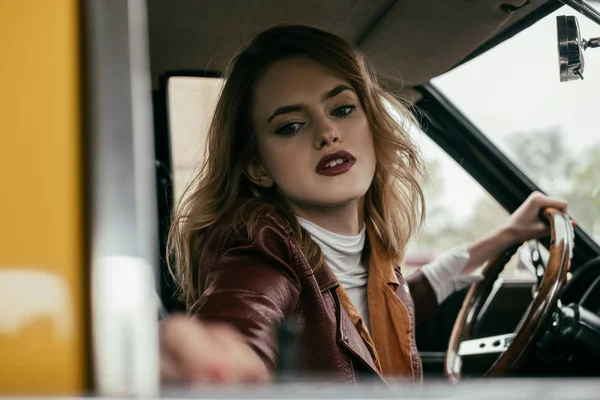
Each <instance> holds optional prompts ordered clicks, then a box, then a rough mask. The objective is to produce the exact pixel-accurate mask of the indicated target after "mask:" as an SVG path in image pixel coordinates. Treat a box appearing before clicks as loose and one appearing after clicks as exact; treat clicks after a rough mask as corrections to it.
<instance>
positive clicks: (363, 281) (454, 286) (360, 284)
mask: <svg viewBox="0 0 600 400" xmlns="http://www.w3.org/2000/svg"><path fill="white" fill-rule="evenodd" d="M296 218H297V219H298V222H299V223H300V225H301V226H302V227H303V228H304V229H305V230H306V231H307V232H308V233H309V234H310V236H311V238H312V240H313V241H314V242H315V243H316V244H317V245H318V246H319V247H320V248H321V252H322V253H323V258H324V259H325V262H326V263H327V265H329V268H331V270H332V272H333V273H334V274H335V276H336V278H337V280H338V281H339V283H340V285H342V287H343V288H344V289H345V290H346V293H348V297H349V298H350V301H352V304H353V305H354V307H355V308H356V311H358V313H359V315H360V316H361V318H362V320H363V322H364V323H365V325H366V327H367V329H368V330H369V331H370V324H369V307H368V302H367V280H368V278H369V274H368V268H367V266H366V265H364V263H363V262H362V251H363V248H364V246H365V236H366V234H365V228H364V227H363V228H362V229H361V231H360V232H359V233H358V235H357V236H345V235H340V234H337V233H333V232H330V231H328V230H326V229H323V228H321V227H320V226H318V225H316V224H314V223H312V222H310V221H308V220H306V219H304V218H301V217H298V216H296ZM468 261H469V252H468V250H467V246H466V245H462V246H458V247H456V248H454V249H452V250H450V251H448V252H446V253H444V254H442V255H441V256H440V257H438V258H437V259H436V260H435V261H433V262H431V263H429V264H427V265H424V266H423V267H421V271H422V272H423V275H425V277H426V278H427V280H428V281H429V283H430V284H431V287H432V288H433V291H434V293H435V296H436V298H437V301H438V304H442V302H443V301H444V300H445V299H446V298H447V297H448V296H450V295H451V294H452V293H453V292H455V291H458V290H461V289H463V288H465V287H467V286H469V285H470V284H472V283H474V282H477V281H479V280H481V279H482V278H483V276H482V275H481V272H480V271H478V270H476V271H475V272H473V273H471V274H468V275H463V274H461V273H460V272H461V270H462V269H463V268H464V266H465V265H467V263H468Z"/></svg>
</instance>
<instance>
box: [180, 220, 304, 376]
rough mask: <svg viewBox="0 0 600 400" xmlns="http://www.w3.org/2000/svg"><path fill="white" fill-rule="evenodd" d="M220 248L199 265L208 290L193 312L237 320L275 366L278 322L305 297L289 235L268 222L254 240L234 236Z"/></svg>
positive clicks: (248, 339)
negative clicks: (295, 267)
mask: <svg viewBox="0 0 600 400" xmlns="http://www.w3.org/2000/svg"><path fill="white" fill-rule="evenodd" d="M218 247H219V248H220V249H222V250H220V254H219V253H217V254H216V256H215V259H214V261H211V262H210V263H209V264H210V265H209V266H208V267H205V269H204V270H203V267H202V266H201V267H200V274H199V277H200V280H201V282H200V287H203V288H205V290H204V291H203V293H201V297H200V298H199V299H198V301H197V302H196V303H195V304H194V305H193V306H192V307H191V309H190V313H191V314H192V315H195V316H196V317H198V318H200V319H201V320H203V321H219V322H227V323H230V324H232V325H233V326H234V327H235V328H237V329H238V330H239V331H240V332H241V333H242V335H243V336H244V337H245V340H246V342H247V343H248V344H249V345H250V346H251V347H252V348H253V349H254V350H255V351H256V352H257V353H258V354H259V356H261V358H262V359H263V360H264V361H265V363H266V365H267V367H268V368H270V369H271V370H272V371H273V370H275V368H276V359H277V341H276V335H275V327H276V326H277V325H278V324H279V323H280V322H281V321H282V320H283V319H284V317H285V316H286V315H288V314H292V313H294V312H295V311H296V310H297V308H298V305H299V300H300V281H299V278H298V275H297V273H296V272H295V271H294V266H293V260H294V258H293V254H292V250H291V247H290V244H289V238H288V237H287V236H286V234H285V233H283V232H281V231H280V230H278V229H277V228H276V227H274V226H272V225H263V226H261V227H260V228H259V229H258V231H257V232H256V233H255V235H254V239H247V238H245V239H244V238H242V237H240V236H238V235H233V236H232V237H230V238H227V239H225V240H224V241H222V243H221V245H220V246H218Z"/></svg>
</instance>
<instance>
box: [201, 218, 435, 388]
mask: <svg viewBox="0 0 600 400" xmlns="http://www.w3.org/2000/svg"><path fill="white" fill-rule="evenodd" d="M204 243H205V245H204V246H203V250H202V253H201V258H200V259H201V263H200V265H199V271H198V290H199V292H200V295H201V297H200V298H199V300H198V301H197V302H196V303H195V304H194V305H193V306H192V307H191V309H190V314H192V315H195V316H197V317H199V318H200V319H201V320H203V321H225V322H228V323H231V324H233V325H234V326H235V327H236V328H237V329H238V330H239V331H240V332H241V333H242V334H243V335H244V337H245V339H246V341H247V343H248V344H249V345H250V346H251V347H252V348H253V349H254V350H255V351H256V352H257V353H258V354H259V355H260V356H261V357H262V359H263V360H264V361H265V363H266V365H267V367H268V368H269V369H270V370H271V371H273V372H275V371H277V366H278V365H277V360H278V358H277V355H278V348H277V340H276V334H275V331H276V329H275V328H276V326H277V325H278V324H279V323H281V322H282V321H283V320H284V318H286V317H290V316H291V317H294V318H298V319H299V320H300V321H302V324H301V326H302V328H301V329H300V332H299V334H298V338H297V339H298V341H297V350H298V351H297V358H296V360H297V369H298V373H299V374H301V375H303V376H307V377H309V378H310V377H318V378H319V379H326V380H328V381H342V382H357V380H358V379H361V377H367V378H377V377H380V376H381V375H380V372H379V371H378V369H377V367H376V365H375V364H374V362H373V358H372V356H371V354H370V353H369V351H368V349H367V347H366V346H365V343H364V342H363V340H362V338H361V336H360V335H359V333H358V331H357V330H356V328H355V326H354V325H353V324H352V322H351V320H350V319H349V317H348V314H347V313H346V311H345V310H344V308H343V307H341V305H340V300H339V297H338V295H337V293H336V288H337V287H338V285H339V284H338V281H337V279H336V278H335V276H334V274H333V273H332V272H331V271H330V269H329V268H320V269H318V270H317V271H316V272H313V269H312V268H311V266H310V265H309V263H308V260H307V258H306V257H305V256H304V254H303V252H302V251H301V248H300V245H299V243H298V242H297V240H296V239H295V238H294V235H293V233H292V229H291V227H290V225H289V224H288V223H287V222H286V220H285V218H283V217H282V216H281V215H279V214H278V213H277V212H274V211H271V212H268V213H266V214H264V215H263V216H262V217H261V223H260V225H259V227H258V229H257V231H256V232H255V235H254V239H253V240H250V239H249V238H248V235H247V233H245V230H244V227H243V225H241V224H240V223H236V220H235V219H234V218H233V216H232V215H230V216H228V217H224V218H222V219H221V220H220V221H219V222H217V223H216V224H215V225H214V226H213V227H212V228H211V229H210V231H209V233H208V236H207V239H206V241H205V242H204ZM395 272H396V276H397V278H398V281H399V282H400V285H399V286H398V288H397V290H396V295H397V296H398V298H400V300H401V301H402V302H403V303H404V304H405V306H406V308H407V309H408V311H409V314H410V317H411V324H412V326H411V327H410V337H411V339H410V340H411V357H412V359H413V370H414V374H415V377H416V378H419V379H420V377H421V375H422V372H421V370H422V368H421V359H420V357H419V355H418V352H417V348H416V345H415V342H414V340H415V335H414V326H415V322H416V321H417V322H418V321H421V320H423V319H425V318H427V317H428V316H429V315H431V314H432V313H433V312H435V311H436V310H437V307H438V306H437V302H436V298H435V295H434V292H433V290H432V288H431V285H430V284H429V281H428V280H427V279H426V278H425V277H424V276H423V275H422V274H421V273H419V272H417V273H415V274H413V275H411V276H410V277H409V278H408V279H406V280H405V279H404V278H403V277H402V275H401V273H400V268H399V267H396V268H395ZM407 289H409V290H407ZM409 292H410V294H409ZM411 294H412V298H411ZM413 298H414V299H415V303H413ZM377 351H378V352H380V351H382V349H378V350H377Z"/></svg>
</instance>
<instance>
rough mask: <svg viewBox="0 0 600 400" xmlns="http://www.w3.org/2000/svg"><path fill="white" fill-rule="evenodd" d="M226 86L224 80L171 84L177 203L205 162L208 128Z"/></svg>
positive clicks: (180, 79) (183, 80) (179, 80)
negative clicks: (220, 94) (223, 87)
mask: <svg viewBox="0 0 600 400" xmlns="http://www.w3.org/2000/svg"><path fill="white" fill-rule="evenodd" d="M222 86H223V79H220V78H199V77H185V76H181V77H172V78H170V79H169V82H168V96H169V131H170V137H171V160H172V164H173V189H174V190H173V192H174V197H175V202H177V200H178V199H179V198H180V197H181V195H182V193H183V191H184V190H185V189H186V188H187V186H188V184H189V183H190V181H191V180H192V179H193V176H194V172H196V171H197V168H198V166H199V165H201V163H202V161H203V154H204V143H205V140H206V131H207V129H208V124H209V122H210V119H211V117H212V114H213V112H214V108H215V105H216V102H217V99H218V96H219V93H220V91H221V88H222Z"/></svg>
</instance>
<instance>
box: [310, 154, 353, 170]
mask: <svg viewBox="0 0 600 400" xmlns="http://www.w3.org/2000/svg"><path fill="white" fill-rule="evenodd" d="M354 164H356V158H354V156H353V155H352V154H350V153H349V152H347V151H344V150H341V151H336V152H334V153H329V154H325V155H324V156H323V158H321V160H319V162H318V163H317V168H316V172H317V174H319V175H325V176H335V175H341V174H344V173H346V172H348V171H349V170H350V168H352V167H353V166H354Z"/></svg>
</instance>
